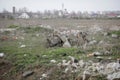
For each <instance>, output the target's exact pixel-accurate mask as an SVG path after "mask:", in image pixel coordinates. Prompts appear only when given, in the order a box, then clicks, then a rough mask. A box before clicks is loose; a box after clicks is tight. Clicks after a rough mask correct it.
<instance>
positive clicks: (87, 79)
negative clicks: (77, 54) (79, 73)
mask: <svg viewBox="0 0 120 80" xmlns="http://www.w3.org/2000/svg"><path fill="white" fill-rule="evenodd" d="M90 76H91V73H90V72H89V71H86V70H85V71H84V72H83V79H82V80H89V78H90Z"/></svg>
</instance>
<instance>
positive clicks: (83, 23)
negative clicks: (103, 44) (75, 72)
mask: <svg viewBox="0 0 120 80" xmlns="http://www.w3.org/2000/svg"><path fill="white" fill-rule="evenodd" d="M10 25H18V26H39V25H50V26H51V27H53V28H62V27H67V28H72V29H75V28H76V27H77V26H80V27H92V26H93V25H98V26H101V27H105V28H110V27H113V26H118V27H120V19H106V20H105V19H104V20H103V19H100V20H95V19H91V20H84V19H82V20H81V19H78V20H76V19H15V20H7V19H0V28H5V27H9V26H10Z"/></svg>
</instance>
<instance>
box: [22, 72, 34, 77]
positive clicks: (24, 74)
mask: <svg viewBox="0 0 120 80" xmlns="http://www.w3.org/2000/svg"><path fill="white" fill-rule="evenodd" d="M33 73H34V72H33V71H26V72H24V73H23V74H22V76H23V77H28V76H30V75H32V74H33Z"/></svg>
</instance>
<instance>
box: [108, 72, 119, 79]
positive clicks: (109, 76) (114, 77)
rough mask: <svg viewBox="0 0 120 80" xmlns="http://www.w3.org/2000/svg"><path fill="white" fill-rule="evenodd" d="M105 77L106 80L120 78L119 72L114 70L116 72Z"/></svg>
mask: <svg viewBox="0 0 120 80" xmlns="http://www.w3.org/2000/svg"><path fill="white" fill-rule="evenodd" d="M107 79H108V80H120V72H116V73H113V74H109V75H108V76H107Z"/></svg>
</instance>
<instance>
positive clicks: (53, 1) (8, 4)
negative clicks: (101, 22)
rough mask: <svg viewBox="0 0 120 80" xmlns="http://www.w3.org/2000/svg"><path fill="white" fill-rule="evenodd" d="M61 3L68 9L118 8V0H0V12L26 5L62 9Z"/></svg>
mask: <svg viewBox="0 0 120 80" xmlns="http://www.w3.org/2000/svg"><path fill="white" fill-rule="evenodd" d="M62 3H64V7H65V8H66V9H67V10H68V11H73V10H74V11H106V10H107V11H108V10H109V11H111V10H120V0H0V12H1V11H3V9H6V10H8V11H12V7H13V6H15V7H16V8H17V10H18V9H19V8H23V7H27V8H28V9H29V11H44V10H52V9H58V10H60V9H62Z"/></svg>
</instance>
